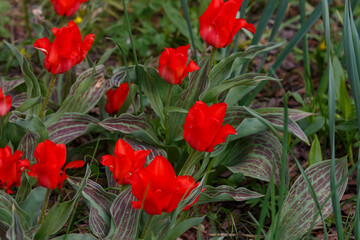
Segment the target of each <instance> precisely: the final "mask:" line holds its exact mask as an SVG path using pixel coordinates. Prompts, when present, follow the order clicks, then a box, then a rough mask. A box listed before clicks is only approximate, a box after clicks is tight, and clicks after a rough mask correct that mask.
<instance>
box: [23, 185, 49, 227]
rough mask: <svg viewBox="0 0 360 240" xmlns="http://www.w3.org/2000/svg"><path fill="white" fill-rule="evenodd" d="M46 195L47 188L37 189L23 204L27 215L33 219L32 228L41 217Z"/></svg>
mask: <svg viewBox="0 0 360 240" xmlns="http://www.w3.org/2000/svg"><path fill="white" fill-rule="evenodd" d="M45 194H46V188H43V187H37V188H35V189H33V190H32V191H31V193H30V194H29V196H28V197H27V199H26V200H25V201H23V202H21V203H20V204H19V205H20V207H21V208H22V209H23V210H24V211H25V212H26V213H27V214H29V216H30V217H31V219H32V223H31V225H32V226H35V225H36V223H37V220H38V217H39V216H40V212H41V206H42V204H43V202H44V198H45Z"/></svg>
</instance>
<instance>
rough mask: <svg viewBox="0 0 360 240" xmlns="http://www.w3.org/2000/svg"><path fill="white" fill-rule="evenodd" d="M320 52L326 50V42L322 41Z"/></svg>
mask: <svg viewBox="0 0 360 240" xmlns="http://www.w3.org/2000/svg"><path fill="white" fill-rule="evenodd" d="M319 48H320V50H326V43H325V41H322V42H321V43H320V46H319Z"/></svg>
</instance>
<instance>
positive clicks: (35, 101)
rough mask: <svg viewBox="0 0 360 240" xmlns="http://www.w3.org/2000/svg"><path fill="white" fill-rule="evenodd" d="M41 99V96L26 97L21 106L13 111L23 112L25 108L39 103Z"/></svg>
mask: <svg viewBox="0 0 360 240" xmlns="http://www.w3.org/2000/svg"><path fill="white" fill-rule="evenodd" d="M41 99H42V98H41V96H39V97H35V98H30V99H26V100H25V102H24V103H23V104H21V106H19V107H18V108H16V109H15V111H18V112H25V111H26V110H28V109H30V108H32V107H33V106H34V105H36V104H39V103H41Z"/></svg>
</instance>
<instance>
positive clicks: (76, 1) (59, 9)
mask: <svg viewBox="0 0 360 240" xmlns="http://www.w3.org/2000/svg"><path fill="white" fill-rule="evenodd" d="M87 1H88V0H51V3H52V5H53V7H54V10H55V12H56V13H57V14H58V15H60V16H64V15H66V16H67V17H70V16H72V15H74V14H75V13H76V11H77V10H78V9H79V7H80V4H82V3H83V2H87Z"/></svg>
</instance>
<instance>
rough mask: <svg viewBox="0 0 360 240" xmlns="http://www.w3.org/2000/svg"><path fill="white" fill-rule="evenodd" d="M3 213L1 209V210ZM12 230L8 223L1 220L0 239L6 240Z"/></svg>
mask: <svg viewBox="0 0 360 240" xmlns="http://www.w3.org/2000/svg"><path fill="white" fill-rule="evenodd" d="M0 213H1V209H0ZM9 228H10V225H9V224H8V223H7V222H4V221H1V220H0V239H6V232H7V230H8V229H9Z"/></svg>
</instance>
